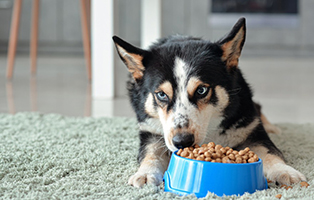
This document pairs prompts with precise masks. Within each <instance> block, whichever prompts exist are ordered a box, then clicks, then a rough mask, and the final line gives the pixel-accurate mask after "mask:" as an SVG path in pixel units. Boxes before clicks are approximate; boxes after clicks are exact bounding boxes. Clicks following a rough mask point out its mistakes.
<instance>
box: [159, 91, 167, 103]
mask: <svg viewBox="0 0 314 200" xmlns="http://www.w3.org/2000/svg"><path fill="white" fill-rule="evenodd" d="M156 97H157V99H158V100H159V101H163V102H168V101H169V98H168V96H167V95H166V93H164V92H162V91H161V92H157V93H156Z"/></svg>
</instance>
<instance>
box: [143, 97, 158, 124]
mask: <svg viewBox="0 0 314 200" xmlns="http://www.w3.org/2000/svg"><path fill="white" fill-rule="evenodd" d="M145 112H146V113H147V114H148V115H149V116H150V117H153V118H158V117H159V116H158V113H157V110H156V108H155V106H154V96H153V94H152V93H149V94H148V96H147V99H146V101H145Z"/></svg>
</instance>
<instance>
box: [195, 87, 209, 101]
mask: <svg viewBox="0 0 314 200" xmlns="http://www.w3.org/2000/svg"><path fill="white" fill-rule="evenodd" d="M207 93H208V88H207V87H205V86H200V87H198V88H197V89H196V92H195V96H196V97H197V98H203V97H205V96H206V95H207Z"/></svg>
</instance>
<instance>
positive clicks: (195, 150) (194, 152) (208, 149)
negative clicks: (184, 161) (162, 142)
mask: <svg viewBox="0 0 314 200" xmlns="http://www.w3.org/2000/svg"><path fill="white" fill-rule="evenodd" d="M177 155H178V156H181V157H185V158H190V159H194V160H202V161H209V162H218V163H253V162H257V161H258V156H257V155H256V154H255V153H254V152H253V151H251V150H250V148H249V147H246V148H245V149H243V150H241V151H236V150H233V149H232V148H230V147H223V146H221V145H219V144H218V145H216V144H215V143H214V142H210V143H208V144H203V145H202V146H199V145H194V146H193V147H186V148H184V149H179V151H178V152H177Z"/></svg>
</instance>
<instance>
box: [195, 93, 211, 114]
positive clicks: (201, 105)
mask: <svg viewBox="0 0 314 200" xmlns="http://www.w3.org/2000/svg"><path fill="white" fill-rule="evenodd" d="M211 96H212V90H211V89H210V90H209V92H208V94H207V96H206V97H204V98H203V99H200V100H199V101H198V102H197V106H198V109H199V110H205V109H206V107H207V106H211V105H208V102H209V100H210V97H211Z"/></svg>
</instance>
